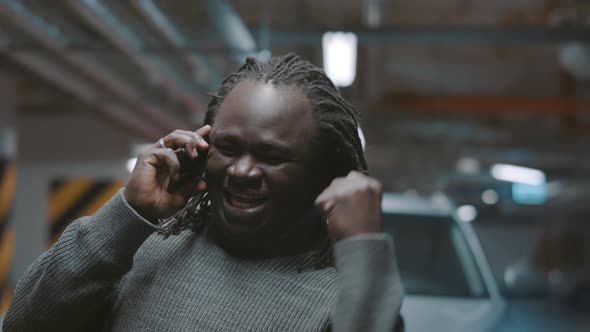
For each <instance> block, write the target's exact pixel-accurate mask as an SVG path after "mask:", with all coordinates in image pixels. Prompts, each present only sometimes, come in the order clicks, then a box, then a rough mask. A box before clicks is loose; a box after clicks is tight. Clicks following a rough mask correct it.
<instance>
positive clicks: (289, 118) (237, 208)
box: [206, 81, 315, 243]
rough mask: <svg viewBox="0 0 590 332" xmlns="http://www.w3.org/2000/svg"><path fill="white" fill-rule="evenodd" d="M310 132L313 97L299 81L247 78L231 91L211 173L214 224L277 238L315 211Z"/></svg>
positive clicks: (216, 132)
mask: <svg viewBox="0 0 590 332" xmlns="http://www.w3.org/2000/svg"><path fill="white" fill-rule="evenodd" d="M312 134H313V120H312V114H311V109H310V105H309V101H308V99H307V97H305V96H304V95H303V94H302V92H301V91H300V90H299V89H298V88H296V87H293V86H279V87H275V86H273V85H271V84H265V83H260V82H254V81H243V82H241V83H239V84H238V85H237V86H236V87H235V88H234V89H233V90H232V92H231V93H230V94H229V95H228V96H227V97H226V99H225V100H224V102H223V103H222V104H221V105H220V107H219V109H218V110H217V115H216V118H215V122H214V124H213V128H212V131H211V134H210V142H211V147H210V150H209V156H208V163H207V177H206V181H207V188H208V191H209V195H210V199H211V203H212V211H213V212H212V214H213V223H214V227H216V228H217V229H220V230H221V231H222V234H223V236H224V237H226V238H228V237H229V238H231V239H232V241H238V242H244V243H248V242H249V241H261V242H266V243H271V242H272V240H273V237H275V238H276V236H275V235H278V234H281V233H285V232H288V231H289V229H292V227H297V224H298V222H300V220H301V219H302V218H304V217H305V216H306V215H307V214H309V213H310V209H312V207H313V201H314V199H315V197H314V196H315V194H314V189H315V185H314V180H313V178H314V176H313V175H312V173H313V172H312V169H311V167H310V166H311V162H312V160H311V159H312V153H311V151H312V150H311V145H312V144H311V141H312ZM269 241H270V242H269Z"/></svg>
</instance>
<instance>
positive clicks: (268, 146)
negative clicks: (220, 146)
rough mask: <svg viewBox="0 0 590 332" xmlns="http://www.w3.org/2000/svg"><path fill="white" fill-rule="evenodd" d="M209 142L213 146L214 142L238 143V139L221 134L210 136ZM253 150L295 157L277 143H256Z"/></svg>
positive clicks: (290, 151) (287, 148)
mask: <svg viewBox="0 0 590 332" xmlns="http://www.w3.org/2000/svg"><path fill="white" fill-rule="evenodd" d="M211 141H212V143H213V144H215V141H226V142H228V143H233V144H235V143H239V142H240V139H238V138H237V137H236V136H234V135H232V134H226V133H221V134H217V135H212V136H211ZM254 148H255V149H257V150H271V151H273V152H278V153H281V154H284V155H286V156H288V157H294V156H295V152H294V151H293V150H292V149H291V148H289V147H287V146H285V145H282V144H278V143H274V142H272V143H271V142H257V143H254Z"/></svg>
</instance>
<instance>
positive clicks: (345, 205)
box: [315, 171, 383, 241]
mask: <svg viewBox="0 0 590 332" xmlns="http://www.w3.org/2000/svg"><path fill="white" fill-rule="evenodd" d="M382 192H383V186H382V185H381V183H380V182H379V181H377V180H375V179H373V178H371V177H369V176H366V175H364V174H362V173H359V172H356V171H352V172H350V173H349V174H348V175H347V176H346V177H341V178H336V179H334V181H332V183H331V184H330V185H329V186H328V187H327V188H326V189H325V190H324V191H323V192H322V193H321V194H320V195H319V196H318V198H317V199H316V201H315V204H316V207H317V208H318V210H319V211H320V213H321V214H322V216H324V217H325V218H326V221H327V223H328V225H327V226H328V234H329V235H330V238H332V240H334V241H338V240H341V239H344V238H347V237H351V236H354V235H358V234H365V233H379V232H381V194H382Z"/></svg>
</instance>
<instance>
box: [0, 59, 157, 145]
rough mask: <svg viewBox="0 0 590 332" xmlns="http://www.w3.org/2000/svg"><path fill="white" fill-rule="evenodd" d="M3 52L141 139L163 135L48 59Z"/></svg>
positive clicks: (153, 138)
mask: <svg viewBox="0 0 590 332" xmlns="http://www.w3.org/2000/svg"><path fill="white" fill-rule="evenodd" d="M0 50H1V51H2V52H3V53H5V54H6V55H7V56H8V57H9V58H10V59H12V60H13V61H14V62H16V63H19V64H20V65H22V66H23V67H25V68H27V69H29V70H30V71H32V72H34V73H35V74H37V75H39V76H40V77H41V78H43V79H44V80H46V81H48V82H51V83H52V84H54V85H55V86H57V87H59V88H61V89H62V90H64V91H66V92H67V93H69V94H71V95H73V96H75V97H76V98H78V99H79V100H81V101H82V102H84V103H86V104H88V105H91V106H94V107H95V108H96V110H97V111H98V112H99V113H101V114H102V115H104V116H106V117H107V118H109V119H111V120H113V121H115V122H116V123H119V124H120V125H121V126H123V127H124V128H126V129H128V130H130V131H131V132H132V133H133V134H135V135H137V136H138V137H140V138H142V139H146V140H155V139H157V138H158V137H160V136H161V135H162V130H161V129H160V128H156V127H155V126H153V125H151V124H148V123H147V122H146V121H138V119H137V118H136V117H135V116H133V115H132V114H131V113H129V112H128V110H127V108H125V107H123V106H121V105H119V104H117V103H114V102H112V101H107V100H106V99H105V98H104V96H103V95H102V94H100V93H98V92H97V90H96V89H95V88H94V87H93V86H91V85H89V84H88V83H87V82H85V81H84V80H82V79H79V78H78V77H76V76H75V75H74V74H72V73H70V72H68V70H67V69H65V68H63V67H62V66H59V65H57V64H55V63H54V62H52V61H50V60H48V59H47V58H45V57H43V56H40V55H38V54H35V53H30V52H22V51H19V52H14V51H10V50H7V49H0Z"/></svg>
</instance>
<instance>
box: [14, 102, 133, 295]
mask: <svg viewBox="0 0 590 332" xmlns="http://www.w3.org/2000/svg"><path fill="white" fill-rule="evenodd" d="M16 129H17V132H18V150H19V155H18V159H17V163H18V164H17V189H16V197H15V205H14V211H13V215H12V219H13V220H12V222H13V225H14V226H15V248H14V249H15V250H14V258H13V264H12V268H11V273H10V277H9V282H11V283H13V284H15V283H16V281H17V280H18V278H20V276H21V275H22V273H23V272H24V271H25V270H26V268H27V267H28V266H29V265H30V264H31V263H32V262H33V261H34V259H35V258H37V257H38V256H39V255H40V254H41V253H42V252H44V251H45V250H46V244H47V224H46V223H47V198H48V192H49V184H50V181H51V180H52V179H54V178H59V177H77V176H88V177H96V178H107V179H125V178H126V177H127V175H128V173H127V169H126V161H127V159H128V158H129V157H130V155H129V152H128V151H129V146H130V144H131V143H132V142H133V138H131V137H130V136H129V135H127V134H126V133H125V132H124V131H123V130H121V129H119V128H115V127H113V126H111V125H110V124H109V123H107V122H106V121H105V120H104V119H102V118H100V117H97V116H96V115H94V114H93V113H90V112H87V111H80V112H79V113H75V114H71V113H65V114H60V113H57V114H56V113H55V112H47V113H46V114H44V113H43V112H37V111H36V112H34V113H32V114H24V115H19V116H18V117H17V126H16Z"/></svg>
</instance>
